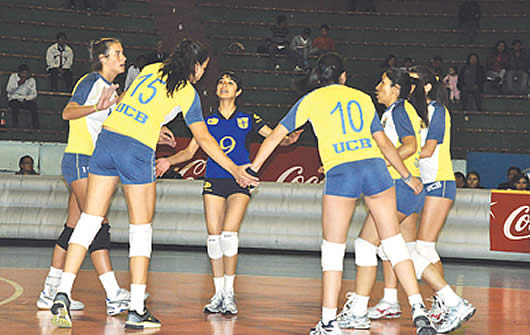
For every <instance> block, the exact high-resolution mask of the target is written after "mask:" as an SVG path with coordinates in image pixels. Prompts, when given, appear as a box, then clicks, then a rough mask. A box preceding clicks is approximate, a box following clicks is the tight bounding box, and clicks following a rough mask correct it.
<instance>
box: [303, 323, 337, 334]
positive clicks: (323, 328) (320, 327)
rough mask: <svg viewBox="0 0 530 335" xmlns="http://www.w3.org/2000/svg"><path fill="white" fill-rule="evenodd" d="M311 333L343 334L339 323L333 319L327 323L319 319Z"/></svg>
mask: <svg viewBox="0 0 530 335" xmlns="http://www.w3.org/2000/svg"><path fill="white" fill-rule="evenodd" d="M309 335H342V331H341V330H340V327H339V324H338V323H337V321H335V320H331V321H330V322H329V323H328V324H327V325H325V324H323V323H322V320H320V321H318V323H317V325H316V326H315V328H311V330H310V331H309Z"/></svg>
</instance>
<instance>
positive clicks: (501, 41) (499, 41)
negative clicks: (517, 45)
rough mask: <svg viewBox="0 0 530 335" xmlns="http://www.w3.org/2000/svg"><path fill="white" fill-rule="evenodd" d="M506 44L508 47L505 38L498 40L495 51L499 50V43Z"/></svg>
mask: <svg viewBox="0 0 530 335" xmlns="http://www.w3.org/2000/svg"><path fill="white" fill-rule="evenodd" d="M501 43H502V44H504V48H506V42H505V41H504V40H498V41H497V42H495V51H497V48H498V47H499V45H501Z"/></svg>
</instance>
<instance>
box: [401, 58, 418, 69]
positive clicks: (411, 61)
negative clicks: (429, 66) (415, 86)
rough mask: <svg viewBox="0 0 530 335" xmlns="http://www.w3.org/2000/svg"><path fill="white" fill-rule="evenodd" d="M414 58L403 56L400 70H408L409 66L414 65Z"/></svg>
mask: <svg viewBox="0 0 530 335" xmlns="http://www.w3.org/2000/svg"><path fill="white" fill-rule="evenodd" d="M414 63H415V61H414V59H413V58H412V57H405V58H403V64H402V65H401V67H400V68H401V70H402V71H409V70H410V68H411V67H413V66H414Z"/></svg>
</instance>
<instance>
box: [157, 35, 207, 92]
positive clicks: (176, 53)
mask: <svg viewBox="0 0 530 335" xmlns="http://www.w3.org/2000/svg"><path fill="white" fill-rule="evenodd" d="M207 59H208V50H207V49H206V48H205V47H204V46H203V45H202V44H200V43H199V42H196V41H193V40H190V39H184V40H182V41H180V42H179V43H178V44H177V46H176V47H175V49H174V50H173V52H172V53H171V55H170V56H169V57H168V58H166V60H164V63H163V65H162V67H161V68H160V70H159V73H160V74H161V77H162V78H164V80H165V81H166V89H167V95H168V96H173V93H174V92H176V91H178V90H179V89H181V88H183V87H184V86H186V84H187V83H188V80H189V79H190V76H191V75H194V74H195V64H203V63H204V62H205V61H206V60H207Z"/></svg>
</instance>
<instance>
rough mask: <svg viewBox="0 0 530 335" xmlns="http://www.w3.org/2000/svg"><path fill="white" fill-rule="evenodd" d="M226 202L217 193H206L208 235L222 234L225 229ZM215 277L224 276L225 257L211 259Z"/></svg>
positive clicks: (205, 207) (205, 209)
mask: <svg viewBox="0 0 530 335" xmlns="http://www.w3.org/2000/svg"><path fill="white" fill-rule="evenodd" d="M225 203H226V200H225V198H223V197H219V196H216V195H211V194H205V195H204V216H205V217H206V229H207V230H208V235H220V234H221V231H222V230H223V219H224V216H225V210H226V209H225ZM210 262H211V264H212V272H213V276H214V278H219V277H223V275H224V272H225V270H224V265H223V258H222V257H221V258H217V259H210Z"/></svg>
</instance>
